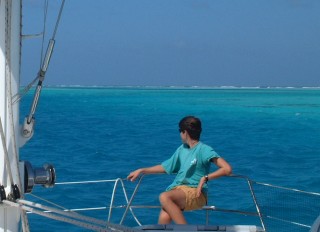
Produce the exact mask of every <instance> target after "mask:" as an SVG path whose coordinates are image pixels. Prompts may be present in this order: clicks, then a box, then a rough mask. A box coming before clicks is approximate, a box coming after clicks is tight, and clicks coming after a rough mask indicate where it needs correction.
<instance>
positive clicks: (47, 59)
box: [12, 0, 65, 121]
mask: <svg viewBox="0 0 320 232" xmlns="http://www.w3.org/2000/svg"><path fill="white" fill-rule="evenodd" d="M64 4H65V0H62V2H61V6H60V10H59V14H58V16H57V20H56V24H55V28H54V31H53V34H52V37H51V39H50V41H49V45H48V48H47V53H48V54H47V55H46V56H45V57H44V58H43V51H44V40H45V34H46V21H47V15H48V5H49V3H48V0H46V2H45V6H44V25H43V32H42V48H41V59H40V71H39V73H38V74H37V76H36V78H35V79H34V80H33V81H32V82H31V83H29V84H28V85H27V86H26V87H25V88H24V89H22V90H21V91H20V92H19V93H17V94H15V95H14V96H13V97H12V102H13V104H15V103H17V102H18V101H20V100H21V98H22V97H24V96H25V95H26V94H27V93H28V92H29V90H30V89H31V88H32V87H33V85H34V83H35V82H36V81H37V80H39V82H40V83H41V84H42V81H43V79H44V74H45V72H46V70H47V68H48V65H49V62H50V58H51V54H52V49H53V46H54V42H55V37H56V34H57V31H58V27H59V24H60V21H61V17H62V12H63V9H64ZM50 49H51V50H50ZM42 75H43V76H42ZM41 79H42V80H41ZM38 85H39V84H38ZM37 91H40V90H37ZM35 104H36V102H35ZM32 108H33V107H32ZM28 121H30V119H28Z"/></svg>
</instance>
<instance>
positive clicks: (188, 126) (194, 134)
mask: <svg viewBox="0 0 320 232" xmlns="http://www.w3.org/2000/svg"><path fill="white" fill-rule="evenodd" d="M179 128H180V131H187V132H188V134H189V136H190V138H192V139H195V140H199V139H200V134H201V131H202V128H201V121H200V119H199V118H196V117H194V116H187V117H184V118H183V119H181V121H180V122H179Z"/></svg>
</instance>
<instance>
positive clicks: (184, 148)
mask: <svg viewBox="0 0 320 232" xmlns="http://www.w3.org/2000/svg"><path fill="white" fill-rule="evenodd" d="M218 157H220V156H219V155H218V154H217V153H216V152H215V151H214V150H213V149H212V148H211V147H210V146H208V145H206V144H204V143H202V142H199V143H198V144H197V145H196V146H194V147H192V148H189V146H188V145H185V144H182V145H181V146H180V147H178V149H177V150H176V151H175V153H174V154H173V155H172V156H171V158H169V159H168V160H166V161H164V162H162V164H161V165H162V167H163V168H164V170H165V171H166V173H168V174H177V175H176V178H175V179H174V181H173V183H172V184H171V185H170V186H169V187H168V188H167V191H168V190H171V189H173V188H174V187H176V186H178V185H187V186H190V187H195V188H196V187H197V186H198V184H199V181H200V179H201V177H203V176H205V175H207V174H208V173H209V171H210V164H211V159H212V158H218ZM207 188H208V186H207V185H206V184H205V185H204V186H203V191H204V192H206V190H207Z"/></svg>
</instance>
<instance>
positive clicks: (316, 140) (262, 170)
mask: <svg viewBox="0 0 320 232" xmlns="http://www.w3.org/2000/svg"><path fill="white" fill-rule="evenodd" d="M32 95H33V93H30V94H28V95H27V96H26V97H25V98H23V99H22V102H21V116H22V117H24V115H26V114H27V112H28V110H29V108H30V104H31V99H32ZM186 115H195V116H197V117H199V118H200V119H201V120H202V123H203V133H202V137H201V140H202V141H203V142H204V143H207V144H209V145H211V146H212V147H214V149H215V150H216V151H217V152H218V153H219V154H220V155H221V156H222V157H224V158H225V159H226V160H227V161H228V162H229V163H230V164H231V165H232V166H233V172H234V173H235V174H241V175H245V176H249V177H250V178H251V179H253V180H255V181H258V182H266V183H270V184H273V185H280V186H285V187H289V188H296V189H301V190H305V191H312V192H320V165H319V164H320V163H319V161H320V136H319V135H320V134H319V132H320V117H319V116H320V90H319V89H195V88H193V89H170V88H44V89H43V90H42V95H41V99H40V102H39V106H38V110H37V113H36V131H35V134H34V136H33V138H32V140H31V141H29V142H28V143H27V144H26V145H25V146H24V147H23V148H22V149H21V151H20V158H21V159H22V160H29V161H30V162H31V163H32V164H33V166H42V164H43V163H46V162H48V163H52V164H54V166H55V169H56V173H57V182H58V183H60V182H69V181H88V180H105V179H115V178H119V177H120V178H125V177H126V176H127V175H128V174H129V172H130V171H132V170H134V169H136V168H139V167H144V166H151V165H155V164H158V163H160V162H162V161H163V160H165V159H167V158H168V157H170V156H171V155H172V154H173V152H174V151H175V149H176V148H177V147H178V146H179V145H180V143H181V141H180V136H179V133H178V122H179V120H180V119H181V118H182V117H184V116H186ZM212 170H214V167H212ZM172 180H173V176H167V175H153V176H146V177H144V180H143V186H142V187H141V188H140V190H139V194H138V196H137V197H136V198H135V201H134V203H136V204H137V205H142V204H153V205H157V204H158V193H159V192H161V191H163V190H164V189H165V188H166V187H167V185H168V184H169V183H170V181H172ZM125 185H126V188H127V189H128V191H129V195H130V193H131V192H132V189H133V187H134V184H133V183H129V182H127V181H125ZM112 188H113V186H112V184H110V183H104V184H86V185H68V186H65V185H56V186H55V187H54V188H52V189H44V188H42V187H40V186H37V187H35V189H34V191H33V194H35V195H37V196H41V197H43V198H46V199H48V200H50V201H53V202H54V203H56V204H59V205H62V206H64V207H66V208H83V207H100V206H106V205H108V204H109V201H110V193H111V191H112ZM209 188H210V190H209V191H210V195H209V204H211V205H216V206H217V207H222V208H228V209H230V208H235V209H241V210H248V211H252V210H255V208H254V205H253V204H252V200H251V198H250V195H249V193H248V191H247V190H248V186H247V184H246V182H245V181H244V180H242V179H234V178H232V179H231V178H221V179H219V180H214V181H212V182H210V185H209ZM256 191H257V194H258V196H257V197H258V199H259V197H260V198H264V199H261V200H260V201H259V203H260V204H261V205H262V207H263V210H266V212H268V213H269V212H271V214H273V213H275V214H281V215H277V216H279V217H281V216H283V215H289V214H291V213H292V212H293V211H296V212H300V213H301V215H300V214H299V215H292V217H291V218H290V220H291V219H292V218H294V217H296V218H298V219H297V220H300V219H301V220H302V221H303V223H306V224H308V223H309V224H310V223H311V221H310V220H311V219H312V220H313V219H314V217H316V216H317V215H318V214H319V213H320V203H319V200H318V201H315V199H314V198H313V197H311V198H310V199H308V198H307V197H305V196H304V195H303V196H299V199H296V198H295V197H296V196H293V195H292V196H291V195H290V194H289V193H286V192H281V191H279V190H277V189H273V188H271V189H269V188H264V187H261V186H260V185H258V186H257V189H256ZM27 198H28V199H32V200H33V197H32V196H27ZM291 198H292V199H291ZM301 199H304V200H303V202H302V203H301V204H302V205H300V203H299V205H291V204H290V203H289V201H290V200H291V201H293V202H300V201H301ZM305 199H307V200H305ZM305 201H307V202H305ZM313 201H314V202H313ZM116 202H117V204H119V205H121V204H125V202H124V197H123V195H122V194H121V188H118V190H117V195H116ZM280 203H281V204H280ZM282 203H283V204H282ZM309 205H312V208H310V209H309V208H307V209H304V208H303V207H304V206H306V207H309ZM122 212H123V209H117V210H115V211H114V214H113V217H112V220H113V222H118V221H119V219H120V215H121V213H122ZM135 212H136V214H137V216H138V217H139V218H140V219H141V222H142V223H144V224H152V223H156V222H157V216H158V209H151V210H148V211H145V210H139V209H137V210H135ZM83 214H86V215H90V216H94V217H97V218H100V219H106V218H107V211H106V210H100V211H94V212H83ZM210 215H211V218H210V221H211V223H213V224H233V223H237V224H248V223H250V224H257V225H260V224H259V220H258V219H256V218H255V217H249V216H241V215H239V216H238V215H235V216H228V215H226V214H224V213H215V212H213V213H210ZM203 216H204V213H203V212H196V215H191V214H189V213H187V217H188V221H189V223H193V224H195V223H204V222H205V220H204V219H203V218H202V217H203ZM310 218H311V219H310ZM29 220H30V228H31V231H43V230H44V228H45V230H46V231H85V230H84V229H79V228H78V227H75V226H72V225H69V224H65V223H63V222H55V221H53V220H51V219H44V218H42V217H39V216H36V215H31V214H29ZM304 220H305V221H304ZM125 224H127V225H131V226H132V225H136V224H135V223H134V221H133V220H132V217H130V216H129V217H128V218H127V219H126V220H125ZM272 226H273V225H271V226H270V227H269V231H298V230H297V229H292V228H291V227H288V228H290V229H288V228H287V230H284V229H281V230H277V229H274V228H272ZM299 231H300V230H299ZM301 231H308V230H301Z"/></svg>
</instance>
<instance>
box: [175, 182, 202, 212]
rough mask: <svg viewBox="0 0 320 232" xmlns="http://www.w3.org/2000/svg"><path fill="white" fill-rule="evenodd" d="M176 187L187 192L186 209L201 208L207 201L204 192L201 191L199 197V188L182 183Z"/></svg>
mask: <svg viewBox="0 0 320 232" xmlns="http://www.w3.org/2000/svg"><path fill="white" fill-rule="evenodd" d="M174 189H180V190H182V191H183V192H184V193H185V194H186V205H185V207H184V210H185V211H188V210H194V209H200V208H202V207H203V206H204V205H206V203H207V197H206V196H205V195H204V194H203V193H201V195H200V197H197V188H192V187H189V186H185V185H180V186H177V187H175V188H174Z"/></svg>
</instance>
